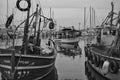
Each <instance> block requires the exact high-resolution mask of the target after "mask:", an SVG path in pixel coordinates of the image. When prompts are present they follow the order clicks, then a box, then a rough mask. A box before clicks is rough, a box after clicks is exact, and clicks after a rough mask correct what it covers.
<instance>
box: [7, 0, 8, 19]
mask: <svg viewBox="0 0 120 80" xmlns="http://www.w3.org/2000/svg"><path fill="white" fill-rule="evenodd" d="M7 19H8V0H7Z"/></svg>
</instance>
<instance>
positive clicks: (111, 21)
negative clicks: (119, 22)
mask: <svg viewBox="0 0 120 80" xmlns="http://www.w3.org/2000/svg"><path fill="white" fill-rule="evenodd" d="M111 6H112V10H111V20H110V25H111V26H112V25H113V24H112V23H113V14H114V13H113V10H114V4H113V2H111Z"/></svg>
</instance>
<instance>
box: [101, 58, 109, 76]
mask: <svg viewBox="0 0 120 80" xmlns="http://www.w3.org/2000/svg"><path fill="white" fill-rule="evenodd" d="M109 65H110V62H109V61H108V60H106V61H104V63H103V66H102V73H103V74H104V75H105V74H107V73H108V71H109Z"/></svg>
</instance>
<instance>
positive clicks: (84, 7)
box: [84, 7, 86, 29]
mask: <svg viewBox="0 0 120 80" xmlns="http://www.w3.org/2000/svg"><path fill="white" fill-rule="evenodd" d="M85 28H86V7H84V29H85Z"/></svg>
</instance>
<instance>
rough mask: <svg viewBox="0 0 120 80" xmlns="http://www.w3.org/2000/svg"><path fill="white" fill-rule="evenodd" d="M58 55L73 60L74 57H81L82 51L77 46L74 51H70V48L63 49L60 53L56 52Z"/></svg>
mask: <svg viewBox="0 0 120 80" xmlns="http://www.w3.org/2000/svg"><path fill="white" fill-rule="evenodd" d="M58 53H59V54H61V55H64V56H67V57H72V58H73V59H75V56H78V55H79V57H81V55H82V49H81V48H80V47H79V46H78V47H77V48H75V49H71V48H66V49H65V48H64V49H61V50H60V51H58Z"/></svg>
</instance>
